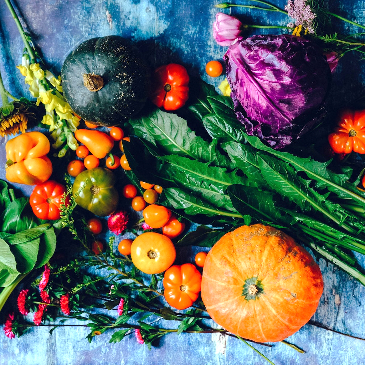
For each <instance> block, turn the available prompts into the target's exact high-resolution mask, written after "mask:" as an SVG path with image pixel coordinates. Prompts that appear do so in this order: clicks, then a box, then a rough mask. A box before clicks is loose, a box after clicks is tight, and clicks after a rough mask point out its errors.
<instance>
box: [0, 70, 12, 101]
mask: <svg viewBox="0 0 365 365" xmlns="http://www.w3.org/2000/svg"><path fill="white" fill-rule="evenodd" d="M0 96H1V101H2V106H3V107H4V106H7V105H9V104H10V103H9V99H8V94H7V91H6V89H5V86H4V83H3V78H2V77H1V72H0Z"/></svg>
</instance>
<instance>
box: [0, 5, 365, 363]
mask: <svg viewBox="0 0 365 365" xmlns="http://www.w3.org/2000/svg"><path fill="white" fill-rule="evenodd" d="M273 2H275V3H276V4H277V5H279V6H281V7H284V5H285V0H277V1H273ZM215 3H218V1H209V0H200V1H196V0H179V1H177V0H172V1H163V0H108V1H106V0H104V1H99V0H84V1H79V0H62V1H61V0H48V1H40V0H18V1H17V9H18V10H19V12H20V13H21V14H22V18H23V19H24V21H25V22H26V24H27V29H28V30H29V31H30V32H31V33H32V35H33V36H34V37H35V38H34V39H35V41H36V44H37V46H38V47H39V48H40V49H41V50H42V52H43V56H44V59H45V60H46V62H47V64H48V66H49V67H50V68H51V69H52V70H53V71H54V72H55V73H56V74H58V73H59V72H60V69H61V66H62V62H63V60H64V59H65V57H66V55H67V54H68V53H69V52H70V51H71V49H73V48H74V47H75V46H76V45H77V44H79V43H80V42H82V41H84V40H86V39H88V38H91V37H99V36H106V35H110V34H119V35H122V36H125V37H127V38H130V39H132V40H133V41H135V42H136V43H137V44H138V45H139V46H140V47H141V49H142V50H143V51H144V53H145V56H146V58H147V59H148V61H149V62H150V64H151V66H156V65H159V64H163V63H165V62H180V63H183V64H184V65H185V66H186V67H187V68H188V70H189V72H190V73H191V74H192V75H200V76H201V77H202V78H203V79H205V80H206V81H207V82H209V83H212V84H214V85H218V84H219V82H220V81H221V80H222V77H220V78H218V79H216V80H213V79H211V78H209V77H207V76H206V75H205V73H204V67H205V64H206V62H207V61H209V60H212V59H221V58H222V56H223V54H224V52H225V48H224V47H220V46H218V45H217V44H216V43H215V42H214V40H213V37H212V32H211V26H212V24H213V22H214V19H215V14H216V13H217V11H218V10H217V9H215V8H213V4H215ZM241 3H249V1H247V2H243V1H242V2H241ZM330 7H331V10H332V11H334V12H337V13H339V14H342V15H346V16H348V17H349V18H351V19H355V18H356V19H357V21H360V22H364V11H363V9H364V2H363V1H360V0H346V1H344V0H342V1H340V0H337V1H331V4H330ZM224 11H225V12H226V13H232V14H235V15H237V16H239V17H240V19H241V20H242V21H246V22H249V23H255V24H260V23H261V24H265V23H267V21H270V22H272V23H275V24H278V25H286V22H287V19H286V17H285V16H284V15H282V14H274V13H269V12H267V13H265V12H260V11H254V10H251V11H250V10H244V9H239V8H235V9H233V10H232V11H230V10H224ZM339 26H343V27H344V29H346V31H349V32H352V31H353V30H354V28H351V27H349V26H348V25H341V24H339ZM267 32H268V31H267ZM0 41H1V48H0V70H1V72H2V74H3V77H4V83H5V86H6V87H7V88H8V89H9V90H10V91H11V92H12V93H13V94H14V95H15V96H23V95H24V96H28V97H30V95H29V93H28V91H27V88H26V87H25V86H24V84H23V78H22V77H21V76H20V75H19V73H18V71H17V70H16V69H15V66H16V65H17V64H19V63H20V60H21V55H22V49H23V44H22V41H21V38H20V36H19V35H18V33H17V31H16V29H15V25H14V22H13V20H12V18H11V16H10V14H9V12H8V10H7V8H6V6H5V3H4V2H3V1H2V2H1V3H0ZM363 80H364V71H363V61H360V60H359V58H358V57H354V56H353V55H347V56H345V57H344V59H343V60H342V61H341V63H340V65H339V66H338V69H337V72H336V74H335V75H334V81H333V82H334V87H333V89H332V96H333V99H334V104H336V103H337V101H338V100H345V101H347V100H351V99H353V98H354V96H355V95H360V92H362V89H360V88H359V86H363V85H364V82H363ZM5 142H6V141H5V139H1V140H0V166H4V164H5V154H4V145H5ZM4 177H5V171H4V169H3V168H1V169H0V178H4ZM19 188H20V189H21V190H22V192H24V193H26V194H29V193H30V191H31V188H30V187H20V186H19ZM190 250H191V249H190V248H186V249H185V254H189V253H190ZM192 251H194V249H193V250H192ZM360 262H361V264H362V265H364V260H363V259H360ZM319 264H320V267H321V270H322V273H323V275H324V280H325V290H324V294H323V296H322V298H321V302H320V305H319V308H318V310H317V312H316V314H315V315H314V317H313V320H315V321H318V322H319V323H322V324H323V325H325V326H328V327H330V328H332V329H334V330H337V331H342V332H345V333H349V334H351V335H353V336H359V337H365V324H364V318H365V308H364V303H365V288H364V287H363V286H362V285H361V284H359V283H358V282H356V281H355V280H353V279H350V278H349V277H348V275H346V274H344V273H343V272H342V271H340V270H339V269H337V268H335V267H334V266H333V265H331V264H328V263H327V262H325V261H324V260H323V259H320V260H319ZM48 330H49V329H48V328H46V327H39V328H35V329H33V330H32V331H30V332H29V333H28V334H27V335H25V336H23V337H22V338H20V339H14V340H9V339H7V338H6V337H5V336H4V335H2V334H1V333H0V348H1V350H0V364H1V365H19V364H32V365H38V364H39V365H44V364H47V365H51V364H52V365H53V364H54V365H69V364H73V365H76V364H80V365H92V364H105V363H106V362H107V363H110V364H120V365H122V364H123V365H124V364H129V365H132V364H151V365H152V364H164V365H170V364H171V365H172V364H173V365H201V364H204V365H213V364H214V365H231V364H250V365H259V364H265V363H266V362H265V360H263V359H262V358H261V357H260V356H258V355H257V354H256V353H255V352H254V351H253V350H252V349H250V348H249V347H248V346H247V345H245V344H244V343H242V342H240V341H239V340H237V339H234V338H231V337H230V338H223V339H222V338H221V339H220V340H219V336H218V335H210V334H205V335H187V334H182V335H180V336H177V335H169V336H167V337H166V338H164V339H163V340H162V341H161V344H160V347H158V348H152V350H148V349H147V348H146V347H145V346H140V345H138V344H137V342H136V340H135V339H134V337H133V336H130V337H127V338H126V339H124V340H123V341H122V342H121V343H118V344H109V343H108V340H109V337H108V336H106V335H105V336H99V337H96V338H95V339H94V340H93V342H92V343H91V344H89V343H88V342H87V341H86V340H85V339H84V337H85V336H86V335H87V333H88V331H87V329H85V328H83V327H63V328H59V329H57V330H55V331H54V332H53V334H52V335H49V333H48ZM288 341H289V342H291V343H294V344H296V345H297V346H299V347H300V348H302V349H304V350H305V351H306V353H305V354H299V353H298V352H296V351H295V350H293V349H291V348H290V347H288V346H286V345H285V344H282V343H279V344H274V345H273V347H271V348H268V347H264V346H260V345H255V346H256V347H257V348H258V349H259V350H260V351H261V352H262V353H264V354H265V355H266V356H267V357H269V358H270V359H271V360H272V361H273V362H274V363H275V364H276V365H279V364H280V365H287V364H290V365H299V364H306V365H317V364H320V365H332V364H342V365H361V364H365V359H364V353H365V341H361V340H357V339H354V338H349V337H345V336H342V335H339V334H336V333H333V332H329V331H326V330H324V329H320V328H317V327H314V326H311V325H306V326H304V327H303V328H302V329H301V330H300V331H299V332H297V333H296V334H294V335H293V336H291V337H290V338H289V339H288Z"/></svg>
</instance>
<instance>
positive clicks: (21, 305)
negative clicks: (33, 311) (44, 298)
mask: <svg viewBox="0 0 365 365" xmlns="http://www.w3.org/2000/svg"><path fill="white" fill-rule="evenodd" d="M28 292H29V289H23V290H22V291H21V292H20V293H19V295H18V299H17V303H18V309H19V312H20V313H21V314H24V315H25V316H26V315H27V314H28V313H29V311H28V310H27V309H26V308H25V302H26V300H27V295H28Z"/></svg>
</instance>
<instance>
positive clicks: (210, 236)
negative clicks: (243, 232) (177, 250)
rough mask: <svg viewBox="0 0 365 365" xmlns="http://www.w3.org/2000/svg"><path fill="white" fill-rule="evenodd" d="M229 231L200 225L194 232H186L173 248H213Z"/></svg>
mask: <svg viewBox="0 0 365 365" xmlns="http://www.w3.org/2000/svg"><path fill="white" fill-rule="evenodd" d="M229 231H230V230H229V229H215V228H212V227H208V226H204V225H200V226H198V227H197V228H196V230H195V231H190V232H188V233H187V234H186V235H185V236H184V237H182V238H181V239H180V240H179V241H177V242H176V243H175V246H200V247H213V246H214V245H215V244H216V243H217V242H218V241H219V240H220V239H221V237H223V236H224V235H225V234H226V233H228V232H229Z"/></svg>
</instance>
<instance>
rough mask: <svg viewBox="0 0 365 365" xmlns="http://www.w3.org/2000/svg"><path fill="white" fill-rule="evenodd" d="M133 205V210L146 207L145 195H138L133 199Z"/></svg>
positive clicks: (138, 210) (137, 210)
mask: <svg viewBox="0 0 365 365" xmlns="http://www.w3.org/2000/svg"><path fill="white" fill-rule="evenodd" d="M131 206H132V209H133V210H135V211H136V212H140V211H141V210H143V209H144V208H145V206H146V201H145V200H144V199H143V196H140V195H138V196H136V197H134V198H133V199H132V203H131Z"/></svg>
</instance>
